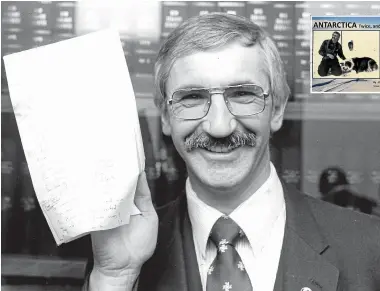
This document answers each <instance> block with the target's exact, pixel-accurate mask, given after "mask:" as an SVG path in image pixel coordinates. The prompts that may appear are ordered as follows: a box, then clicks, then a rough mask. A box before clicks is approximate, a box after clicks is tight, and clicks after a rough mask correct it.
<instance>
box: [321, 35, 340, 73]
mask: <svg viewBox="0 0 380 291" xmlns="http://www.w3.org/2000/svg"><path fill="white" fill-rule="evenodd" d="M339 38H340V33H339V32H337V31H335V32H334V33H333V34H332V37H331V39H326V40H325V41H323V43H322V45H321V47H320V49H319V51H318V53H319V54H320V55H321V56H322V60H321V63H320V64H319V66H318V74H319V75H320V76H321V77H325V76H327V75H328V73H329V70H331V74H332V75H334V76H340V75H342V68H341V67H340V65H339V61H338V58H337V55H338V56H339V57H340V58H341V59H342V60H345V59H346V57H345V56H344V54H343V50H342V45H341V44H340V43H339V42H338V41H339Z"/></svg>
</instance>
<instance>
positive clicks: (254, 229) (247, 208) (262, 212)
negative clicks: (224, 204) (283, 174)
mask: <svg viewBox="0 0 380 291" xmlns="http://www.w3.org/2000/svg"><path fill="white" fill-rule="evenodd" d="M270 168H271V170H270V174H269V177H268V179H267V180H266V181H265V182H264V184H263V185H262V186H261V187H260V188H259V189H258V190H257V191H256V192H255V193H254V195H251V196H250V197H249V198H248V199H247V200H246V201H244V202H243V203H242V204H240V205H239V206H238V207H237V208H236V209H235V210H234V211H233V212H232V213H231V214H230V217H231V218H232V219H233V220H234V221H235V222H236V223H237V224H238V225H239V226H240V228H241V229H242V230H243V232H244V233H245V235H246V237H247V239H248V241H249V243H250V245H251V247H252V250H253V252H254V253H255V252H259V251H260V250H261V249H262V247H263V246H264V244H265V239H266V238H267V237H268V236H269V234H270V231H271V230H272V227H273V226H274V223H275V222H276V220H277V219H278V217H279V215H280V213H281V212H282V211H283V210H284V209H285V201H284V194H283V189H282V185H281V182H280V180H279V178H278V175H277V172H276V169H275V168H274V166H273V164H272V163H271V164H270ZM186 196H187V203H188V210H189V217H190V221H191V225H192V228H193V236H194V240H195V243H196V244H197V248H198V251H199V252H200V254H201V255H202V257H203V258H204V257H205V255H206V246H207V242H208V238H209V234H210V232H211V229H212V227H213V226H214V224H215V222H216V221H217V220H218V219H219V218H220V217H221V216H223V213H221V212H220V211H218V210H217V209H215V208H213V207H211V206H209V205H207V204H206V203H204V202H203V201H202V200H200V199H199V198H198V196H197V194H196V193H195V192H194V190H193V189H192V187H191V184H190V180H189V178H188V179H187V181H186Z"/></svg>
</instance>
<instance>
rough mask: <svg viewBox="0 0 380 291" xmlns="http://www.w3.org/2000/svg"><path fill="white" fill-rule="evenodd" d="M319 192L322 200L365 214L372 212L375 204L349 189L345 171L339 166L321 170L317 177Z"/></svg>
mask: <svg viewBox="0 0 380 291" xmlns="http://www.w3.org/2000/svg"><path fill="white" fill-rule="evenodd" d="M319 192H320V193H321V194H322V199H323V200H324V201H327V202H330V203H334V204H336V205H339V206H341V207H346V208H351V209H353V210H357V211H361V212H363V213H367V214H372V211H373V209H374V208H376V206H377V203H376V202H375V201H374V200H372V199H369V198H367V197H363V196H361V195H359V194H357V193H355V192H354V191H353V190H352V189H351V187H350V184H349V183H348V180H347V177H346V174H345V172H344V171H343V170H342V169H341V168H339V167H329V168H327V169H325V170H323V171H322V173H321V175H320V178H319Z"/></svg>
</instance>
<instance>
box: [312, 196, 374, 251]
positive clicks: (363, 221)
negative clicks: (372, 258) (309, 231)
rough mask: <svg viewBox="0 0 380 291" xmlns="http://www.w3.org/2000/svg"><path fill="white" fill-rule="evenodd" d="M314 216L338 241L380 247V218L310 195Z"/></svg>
mask: <svg viewBox="0 0 380 291" xmlns="http://www.w3.org/2000/svg"><path fill="white" fill-rule="evenodd" d="M307 200H308V202H309V205H310V206H311V208H312V211H313V214H314V217H315V219H316V221H317V223H318V225H319V226H320V228H321V230H322V231H323V232H324V233H325V234H326V235H327V236H329V237H330V238H333V239H334V240H336V241H337V242H340V241H341V242H342V243H347V240H351V241H353V242H355V243H357V244H361V243H362V244H365V245H366V246H368V247H369V246H373V247H377V249H378V250H377V252H378V251H379V249H380V218H378V217H376V216H373V215H368V214H364V213H361V212H358V211H354V210H351V209H347V208H343V207H340V206H337V205H334V204H331V203H328V202H325V201H321V200H319V199H315V198H313V197H310V196H308V197H307Z"/></svg>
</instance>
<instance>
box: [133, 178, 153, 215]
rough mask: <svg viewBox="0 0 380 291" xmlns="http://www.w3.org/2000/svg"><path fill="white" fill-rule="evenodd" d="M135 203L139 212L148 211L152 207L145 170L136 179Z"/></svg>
mask: <svg viewBox="0 0 380 291" xmlns="http://www.w3.org/2000/svg"><path fill="white" fill-rule="evenodd" d="M135 204H136V206H137V208H138V209H139V210H140V211H141V212H149V211H152V210H153V209H154V207H153V203H152V195H151V193H150V189H149V186H148V181H147V179H146V174H145V171H143V172H142V173H141V174H140V175H139V179H138V181H137V187H136V193H135Z"/></svg>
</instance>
